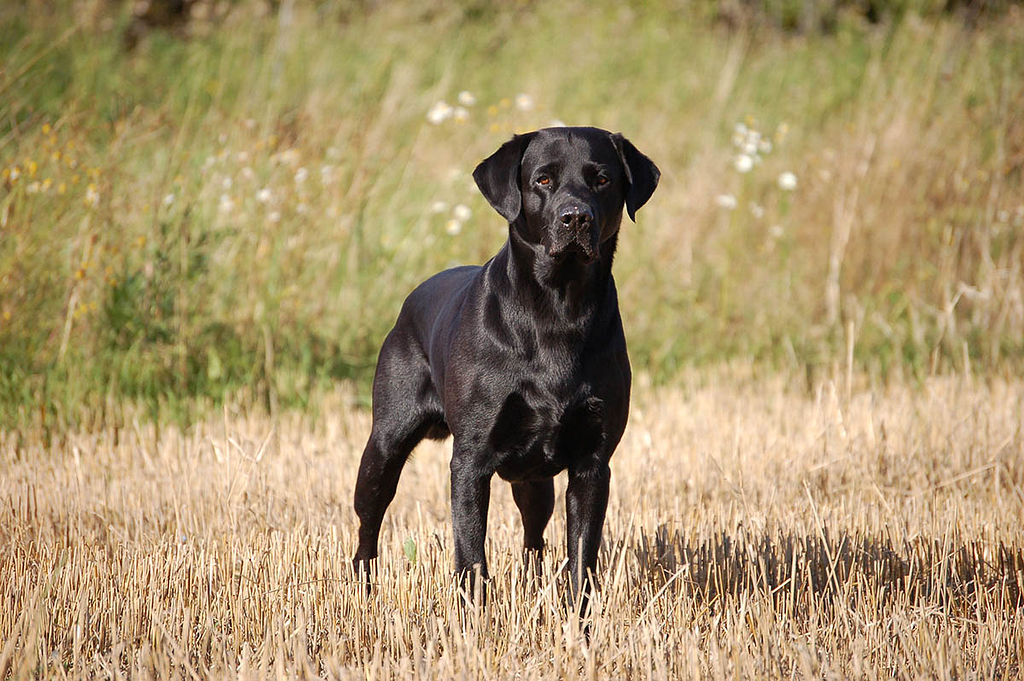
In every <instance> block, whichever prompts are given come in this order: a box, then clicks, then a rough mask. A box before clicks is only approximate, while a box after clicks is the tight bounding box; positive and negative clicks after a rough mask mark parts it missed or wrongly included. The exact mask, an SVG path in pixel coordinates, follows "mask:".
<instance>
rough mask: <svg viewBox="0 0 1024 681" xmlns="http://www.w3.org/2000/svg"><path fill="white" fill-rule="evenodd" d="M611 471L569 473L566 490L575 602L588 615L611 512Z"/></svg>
mask: <svg viewBox="0 0 1024 681" xmlns="http://www.w3.org/2000/svg"><path fill="white" fill-rule="evenodd" d="M611 476H612V473H611V469H609V468H608V465H607V464H599V465H597V466H594V467H587V468H583V469H570V470H569V486H568V487H567V488H566V490H565V514H566V526H567V527H566V540H567V542H568V547H567V548H568V555H569V570H570V574H571V589H572V591H571V592H572V597H573V600H574V601H576V602H578V603H579V608H580V610H579V612H580V614H581V615H583V614H585V613H586V610H587V603H588V601H589V596H590V591H591V589H592V588H593V587H594V586H595V584H594V582H595V581H596V577H595V576H594V573H595V572H596V569H597V551H598V549H599V548H601V530H602V528H603V527H604V514H605V511H606V510H607V509H608V487H609V483H610V482H611Z"/></svg>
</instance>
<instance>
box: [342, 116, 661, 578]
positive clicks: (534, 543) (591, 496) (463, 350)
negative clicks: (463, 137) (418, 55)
mask: <svg viewBox="0 0 1024 681" xmlns="http://www.w3.org/2000/svg"><path fill="white" fill-rule="evenodd" d="M659 176H660V172H659V171H658V168H657V167H656V166H655V165H654V163H652V162H651V160H650V159H648V158H647V157H646V156H644V155H643V154H641V153H640V152H639V151H637V149H636V147H634V146H633V145H632V144H631V143H630V142H629V140H627V139H625V138H624V137H622V135H618V134H615V135H613V134H611V133H609V132H606V131H604V130H599V129H596V128H547V129H544V130H539V131H537V132H531V133H528V134H526V135H516V136H515V137H514V138H513V139H512V140H511V141H509V142H506V143H505V144H503V145H502V146H501V148H500V149H498V151H496V152H495V153H494V154H493V155H491V156H490V157H489V158H487V159H486V160H484V161H483V162H482V163H481V164H480V165H479V166H477V168H476V170H475V171H474V172H473V177H474V179H475V180H476V183H477V186H478V187H479V188H480V191H481V192H483V195H484V197H486V198H487V201H488V202H490V204H491V205H492V206H493V207H494V209H495V210H497V211H498V212H499V213H500V214H501V215H502V217H504V218H505V219H506V220H508V222H509V236H508V241H507V242H506V243H505V245H504V246H503V247H502V249H501V250H500V251H498V253H497V255H495V256H494V257H493V258H491V260H490V261H489V262H487V264H485V265H483V266H466V267H456V268H453V269H450V270H445V271H444V272H441V273H439V274H436V275H434V276H433V277H431V278H430V279H428V280H427V281H425V282H424V283H423V284H421V285H420V286H419V287H417V288H416V290H414V291H413V292H412V293H411V294H410V295H409V297H408V298H407V299H406V301H405V304H404V305H403V306H402V311H401V313H400V314H399V315H398V321H397V322H396V323H395V328H394V329H392V331H391V333H390V334H388V337H387V338H386V339H385V341H384V344H383V346H382V347H381V350H380V358H379V359H378V361H377V371H376V374H375V376H374V380H373V428H372V431H371V433H370V439H369V442H367V444H366V450H365V451H364V452H363V458H362V462H361V463H360V465H359V478H358V481H357V482H356V490H355V509H356V513H357V514H358V515H359V520H360V527H359V548H358V549H357V550H356V555H355V561H354V564H355V567H356V570H357V572H361V571H368V569H369V561H370V560H371V559H373V558H376V556H377V537H378V535H379V533H380V525H381V520H382V519H383V516H384V511H385V509H386V508H387V506H388V504H389V503H391V500H392V499H393V498H394V496H395V488H396V486H397V484H398V476H399V475H400V474H401V472H402V466H403V465H404V464H405V461H406V459H407V458H408V457H409V453H410V452H411V451H412V449H413V447H415V446H416V444H417V443H418V442H419V441H420V440H422V439H423V438H424V437H429V438H437V439H443V438H445V437H447V436H448V435H449V434H451V435H454V437H455V444H454V452H453V454H452V461H451V485H452V486H451V489H452V519H453V521H454V525H455V532H454V534H455V568H456V570H457V571H458V572H459V573H460V574H462V575H466V574H468V573H471V572H472V570H474V568H475V567H476V568H477V569H479V570H480V573H481V575H482V576H483V577H486V576H487V559H486V557H485V556H484V535H485V533H486V529H487V506H488V501H489V498H490V483H491V476H493V475H494V474H495V473H497V474H498V475H499V476H501V477H502V478H504V479H505V480H507V481H509V482H511V483H512V495H513V497H514V498H515V502H516V505H517V506H518V507H519V512H520V513H521V514H522V520H523V544H524V545H525V548H526V549H527V551H528V553H530V552H532V551H537V552H540V551H542V550H543V548H544V527H545V526H546V525H547V523H548V520H549V519H550V518H551V513H552V511H553V509H554V485H553V482H552V477H553V476H554V475H556V474H558V473H560V472H561V471H563V470H566V469H568V471H569V486H568V489H567V491H566V498H565V506H566V514H567V518H568V527H567V530H568V531H567V535H568V554H569V566H570V568H571V570H572V591H573V593H574V594H579V593H584V595H585V593H586V591H587V590H588V589H589V586H588V584H589V579H588V580H587V583H586V584H585V583H584V579H585V578H586V577H587V572H588V571H592V570H594V568H595V565H596V562H597V552H598V548H599V546H600V544H601V529H602V525H603V524H604V515H605V509H606V508H607V504H608V483H609V479H610V476H611V471H610V470H609V468H608V461H609V459H610V458H611V455H612V452H613V451H614V450H615V446H616V445H617V444H618V443H619V439H620V438H621V437H622V431H623V429H624V428H625V427H626V417H627V412H628V410H629V387H630V369H629V358H628V357H627V355H626V340H625V337H624V336H623V333H622V321H621V319H620V317H619V306H618V298H617V295H616V291H615V282H614V280H613V278H612V256H613V255H614V253H615V244H616V240H617V238H618V233H619V225H620V223H621V222H622V208H623V205H625V207H626V211H627V212H628V213H629V217H630V219H635V212H636V210H637V209H639V208H640V207H641V206H642V205H644V203H645V202H646V201H647V199H649V198H650V196H651V194H652V193H653V192H654V189H655V187H656V186H657V184H658V178H659ZM534 557H535V558H537V557H538V556H534ZM536 564H537V565H539V560H537V561H536ZM581 587H582V592H581Z"/></svg>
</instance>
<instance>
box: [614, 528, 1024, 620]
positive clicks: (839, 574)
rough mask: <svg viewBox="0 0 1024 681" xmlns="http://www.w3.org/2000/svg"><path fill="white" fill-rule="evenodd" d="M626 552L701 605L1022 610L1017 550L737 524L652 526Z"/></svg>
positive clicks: (793, 609)
mask: <svg viewBox="0 0 1024 681" xmlns="http://www.w3.org/2000/svg"><path fill="white" fill-rule="evenodd" d="M616 549H618V550H625V551H628V552H630V553H631V554H632V556H633V557H634V558H635V560H636V561H637V564H638V566H639V568H640V570H639V571H640V579H642V580H644V581H646V582H647V583H648V588H649V589H652V590H654V591H655V593H663V592H671V593H674V594H678V593H679V592H681V591H684V592H685V593H687V594H689V595H690V596H691V597H692V598H693V599H694V600H695V601H696V602H697V604H698V605H710V606H713V605H714V604H716V603H717V602H721V601H724V600H730V599H738V598H741V597H743V596H761V597H767V598H769V599H770V600H771V601H772V602H773V604H774V606H775V607H776V608H778V609H782V610H785V611H787V612H788V613H790V614H791V615H792V616H797V617H799V616H806V615H808V614H809V613H810V612H811V611H812V610H813V611H815V612H817V613H819V614H820V613H822V612H823V611H827V610H830V609H832V608H834V607H835V606H836V605H837V604H840V603H843V604H845V605H846V606H849V607H853V606H854V605H855V604H856V603H857V601H858V600H860V601H866V602H867V603H868V605H869V606H871V607H877V608H884V607H886V606H888V605H900V604H903V605H929V606H939V607H941V608H943V609H944V610H946V611H948V612H949V614H951V615H952V614H963V615H965V616H966V615H968V614H971V613H975V612H976V611H977V608H978V607H979V605H980V606H981V607H983V609H989V610H991V609H995V610H1004V609H1005V610H1010V611H1012V610H1015V609H1017V608H1020V607H1024V593H1022V591H1024V589H1022V587H1024V546H1020V545H1016V544H1010V545H1007V544H1003V543H999V544H992V543H984V542H980V541H971V542H966V543H956V544H954V543H952V542H950V541H943V540H940V539H936V538H917V539H915V540H913V541H908V542H905V543H904V544H902V545H896V544H894V543H893V542H892V541H890V540H888V539H882V538H873V537H868V536H859V535H856V534H850V533H845V532H844V533H841V534H837V535H833V534H831V533H829V532H828V531H827V530H826V531H823V532H821V533H820V534H815V535H797V534H787V533H772V532H768V531H747V530H739V531H738V532H736V533H734V534H729V533H726V532H719V533H717V534H715V535H712V536H711V537H710V538H703V539H696V540H695V539H688V538H687V537H686V536H684V535H683V534H682V533H681V532H680V531H679V530H672V529H670V528H669V527H668V526H665V525H662V526H659V527H658V528H657V529H656V530H655V531H654V532H653V533H651V532H649V531H648V532H645V531H643V530H641V531H639V532H638V533H636V534H634V537H633V539H632V540H631V541H628V542H626V543H625V545H624V546H623V545H622V544H620V546H619V547H616Z"/></svg>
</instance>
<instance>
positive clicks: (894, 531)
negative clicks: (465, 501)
mask: <svg viewBox="0 0 1024 681" xmlns="http://www.w3.org/2000/svg"><path fill="white" fill-rule="evenodd" d="M742 374H743V372H739V373H737V372H731V373H729V374H728V375H716V376H709V375H705V376H703V377H700V376H693V377H691V379H690V380H687V381H685V382H684V385H686V386H687V387H686V388H685V389H677V390H668V389H651V388H645V387H643V386H639V387H638V388H637V389H636V391H635V396H634V400H633V409H632V413H631V418H630V424H629V428H628V430H627V432H626V435H625V437H624V439H623V442H622V444H621V445H620V447H619V450H618V451H617V453H616V456H615V458H614V459H613V462H612V470H613V483H612V498H611V502H610V506H609V511H608V519H607V524H606V528H605V545H604V549H603V553H602V560H601V567H600V572H601V581H602V589H601V591H600V595H599V597H598V598H597V600H596V603H595V608H594V613H593V617H592V635H591V638H590V641H589V643H587V641H586V639H585V637H583V636H582V635H581V630H580V626H579V623H578V621H577V620H576V618H575V617H574V616H570V615H568V614H567V612H566V611H565V609H564V608H563V605H562V601H561V594H562V586H563V584H562V582H561V581H560V580H559V579H558V578H557V576H556V574H557V571H558V568H559V566H560V562H561V561H562V560H563V558H564V555H565V550H564V548H563V543H564V527H565V525H564V514H563V513H562V512H561V510H560V509H559V510H558V511H556V514H555V518H554V519H553V521H552V524H551V526H550V527H549V529H548V535H547V537H548V543H549V551H548V552H547V555H546V557H545V573H544V576H543V577H542V578H541V579H540V580H539V581H537V580H534V579H532V578H530V577H527V576H526V575H525V573H524V571H523V569H522V567H521V556H520V551H519V542H520V526H519V520H518V517H517V514H516V512H515V507H514V505H513V503H512V499H511V494H510V493H509V491H508V487H507V486H506V485H505V484H503V483H501V482H500V481H498V480H497V479H496V480H495V482H494V485H493V498H492V503H491V515H490V524H489V535H488V555H489V559H490V563H491V572H492V575H493V583H492V589H491V592H492V597H491V598H490V599H489V601H488V603H487V605H486V606H484V607H482V608H480V607H476V608H474V607H472V606H466V605H464V601H463V599H462V597H461V595H460V594H459V592H458V591H457V589H456V588H455V586H454V584H453V580H452V579H451V566H452V562H453V561H452V555H451V546H452V540H451V529H450V522H449V511H448V466H447V459H448V452H449V447H450V444H449V443H445V444H435V443H425V444H424V445H422V446H421V447H420V448H419V449H418V450H417V451H416V453H415V454H414V456H413V459H412V460H411V461H410V462H409V464H408V465H407V467H406V470H405V473H404V476H403V478H402V481H401V484H400V485H399V489H398V496H397V497H396V499H395V502H394V504H393V505H392V506H391V509H390V511H389V514H388V516H387V518H386V520H385V525H384V529H383V532H382V536H381V560H380V561H379V563H380V571H379V574H377V575H376V576H375V583H376V586H375V590H374V592H373V594H372V595H371V596H370V597H367V596H365V595H363V594H362V592H361V590H360V589H359V588H358V587H357V585H356V584H354V583H353V581H352V578H351V574H350V567H349V565H350V564H349V559H350V557H351V555H352V552H353V548H354V539H355V532H354V530H355V527H356V525H355V522H356V521H355V517H354V513H353V511H352V510H351V502H350V499H351V493H352V487H353V483H354V478H355V472H356V467H357V460H358V456H359V454H360V451H361V447H362V444H363V440H364V437H365V436H366V434H367V432H368V429H369V415H368V414H367V413H366V412H365V411H363V410H359V409H356V408H354V407H353V406H352V398H351V396H350V395H349V394H346V393H345V392H337V393H334V394H332V395H328V396H326V397H325V398H324V399H323V401H322V404H321V408H320V416H317V417H310V416H299V415H291V416H289V415H283V416H281V417H280V418H278V419H277V422H276V423H275V422H273V421H272V420H271V419H270V418H268V417H267V416H265V415H258V414H256V413H245V412H244V411H243V410H225V411H224V412H223V413H222V414H219V415H217V416H216V417H213V418H210V419H209V420H208V421H206V422H205V423H202V424H201V425H198V426H196V427H195V428H194V429H193V430H192V431H190V432H188V433H186V434H182V433H180V432H177V431H171V430H164V431H162V432H160V433H157V432H155V431H154V429H153V427H152V426H150V425H138V426H128V427H126V428H124V429H122V430H120V431H119V432H114V431H106V432H99V433H90V434H85V433H83V434H78V435H70V436H67V437H66V438H65V439H62V440H60V441H53V442H51V443H50V445H49V446H48V447H47V446H45V445H44V444H43V443H42V442H38V443H33V442H27V441H22V442H14V441H10V440H7V441H4V442H3V444H2V453H0V470H2V472H3V475H0V641H2V649H0V678H25V677H36V676H47V677H71V678H83V677H95V676H104V677H132V678H147V677H155V678H170V677H173V678H194V677H205V676H210V675H217V676H221V675H225V674H229V675H236V674H237V676H239V677H243V678H250V677H266V676H274V677H277V678H283V677H309V676H313V677H321V676H322V677H327V678H392V677H397V678H449V677H457V678H501V679H507V678H513V677H515V678H545V679H547V678H550V679H554V678H570V679H572V678H697V677H701V678H726V677H730V678H737V677H739V678H755V677H765V676H770V677H789V678H792V677H797V678H826V677H844V678H875V677H898V678H921V677H925V678H985V679H992V678H1019V675H1020V674H1021V669H1022V660H1024V608H1022V604H1024V596H1022V593H1021V589H1022V586H1024V530H1022V527H1021V519H1022V517H1024V437H1022V433H1021V416H1020V415H1021V414H1022V413H1024V382H1021V381H1009V382H1007V381H1002V380H988V381H982V380H980V379H977V378H974V379H971V378H966V377H948V378H936V379H930V380H928V381H926V382H925V383H924V384H923V385H920V386H915V387H907V386H890V387H875V388H873V389H868V388H860V389H858V388H856V387H855V388H854V389H853V390H852V391H850V393H849V394H848V393H847V390H846V389H845V386H844V385H843V382H842V381H840V382H839V385H838V386H837V384H836V383H833V382H825V383H823V384H821V385H819V386H816V387H815V388H813V389H812V390H808V389H807V388H806V387H805V386H804V385H803V384H802V383H797V382H795V381H793V382H790V381H786V380H784V379H781V378H769V379H765V378H756V377H753V376H751V375H750V374H749V373H747V374H746V375H742ZM558 490H559V494H560V495H561V494H562V493H563V492H564V482H563V484H562V485H561V486H560V487H559V488H558ZM559 502H560V499H559Z"/></svg>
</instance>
